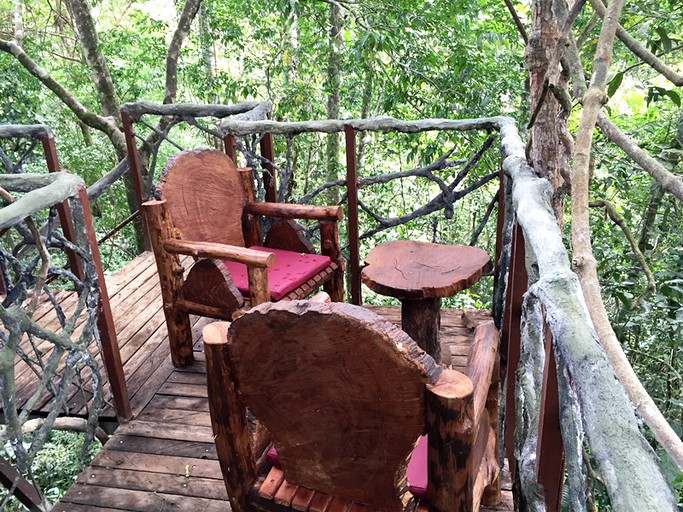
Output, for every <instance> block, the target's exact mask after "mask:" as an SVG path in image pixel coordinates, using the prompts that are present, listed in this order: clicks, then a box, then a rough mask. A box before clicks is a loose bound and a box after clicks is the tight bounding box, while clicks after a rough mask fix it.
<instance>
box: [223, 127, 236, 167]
mask: <svg viewBox="0 0 683 512" xmlns="http://www.w3.org/2000/svg"><path fill="white" fill-rule="evenodd" d="M223 151H225V154H226V155H228V156H229V157H230V160H232V161H233V162H234V163H235V165H237V153H236V152H235V136H234V135H233V134H232V133H228V134H227V135H224V136H223Z"/></svg>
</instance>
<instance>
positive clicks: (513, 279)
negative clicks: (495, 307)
mask: <svg viewBox="0 0 683 512" xmlns="http://www.w3.org/2000/svg"><path fill="white" fill-rule="evenodd" d="M524 259H525V251H524V235H523V234H522V228H521V227H520V226H519V224H515V227H514V231H513V233H512V248H511V251H510V272H509V274H508V285H507V293H506V296H505V311H504V314H503V334H502V336H501V351H505V352H504V353H506V354H507V357H506V361H505V367H506V374H505V380H506V395H505V426H504V447H505V455H506V456H507V458H508V461H509V463H510V474H511V476H512V479H513V481H514V479H515V474H516V472H517V461H516V459H515V375H516V372H517V365H518V364H519V353H520V321H521V318H522V301H523V295H524V292H525V291H526V290H527V288H528V286H529V278H528V275H527V271H526V265H525V261H524Z"/></svg>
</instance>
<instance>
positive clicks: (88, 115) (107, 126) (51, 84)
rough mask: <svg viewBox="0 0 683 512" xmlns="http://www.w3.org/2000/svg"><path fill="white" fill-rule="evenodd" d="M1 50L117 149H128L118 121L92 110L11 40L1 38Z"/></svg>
mask: <svg viewBox="0 0 683 512" xmlns="http://www.w3.org/2000/svg"><path fill="white" fill-rule="evenodd" d="M0 51H3V52H5V53H8V54H10V55H12V56H13V57H14V58H15V59H17V60H18V61H19V63H20V64H21V65H22V66H23V67H24V68H25V69H26V70H27V71H28V72H29V73H31V74H32V75H33V76H35V77H36V78H37V79H38V80H40V82H41V83H42V84H43V85H44V86H45V87H47V88H48V89H50V90H51V91H52V92H53V93H55V95H56V96H57V97H58V98H59V99H60V100H61V101H62V102H63V103H64V104H65V105H66V106H67V107H68V108H69V110H71V111H72V112H73V113H74V114H75V116H76V117H77V118H78V119H79V120H80V121H82V122H83V123H85V124H86V125H88V126H90V127H91V128H94V129H96V130H100V131H101V132H104V133H105V134H106V135H107V137H109V140H111V142H112V144H113V145H114V146H115V147H116V149H117V151H119V150H122V151H123V152H125V150H126V142H125V140H124V138H123V134H122V133H121V130H119V128H118V126H116V122H115V121H114V120H113V119H112V118H109V117H103V116H99V115H97V114H94V113H92V112H90V111H89V110H88V109H87V108H85V106H83V105H82V104H81V103H80V102H79V101H78V99H76V97H75V96H74V95H73V94H71V93H70V92H69V91H67V90H66V89H65V88H64V87H63V86H62V84H60V83H59V82H57V80H55V79H54V77H52V75H50V74H49V73H48V72H47V71H46V70H45V69H43V68H42V67H40V66H39V65H38V64H37V63H36V62H35V61H34V60H33V59H31V57H29V56H28V55H27V54H26V52H25V51H24V50H23V49H21V48H20V47H19V46H17V45H16V44H15V43H13V42H11V41H5V40H0Z"/></svg>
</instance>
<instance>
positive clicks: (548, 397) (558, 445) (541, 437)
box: [536, 330, 564, 512]
mask: <svg viewBox="0 0 683 512" xmlns="http://www.w3.org/2000/svg"><path fill="white" fill-rule="evenodd" d="M545 338H546V339H545V366H544V367H543V385H542V388H541V413H540V418H539V424H538V443H537V445H536V478H537V480H538V483H540V484H541V486H542V487H543V492H544V494H545V506H546V510H547V511H548V512H559V510H560V508H561V507H562V484H563V482H564V446H563V443H562V430H561V429H560V398H559V393H558V389H557V366H556V365H555V353H554V351H553V339H552V334H551V333H550V331H549V330H548V331H546V337H545Z"/></svg>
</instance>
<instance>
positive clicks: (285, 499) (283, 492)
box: [273, 480, 299, 507]
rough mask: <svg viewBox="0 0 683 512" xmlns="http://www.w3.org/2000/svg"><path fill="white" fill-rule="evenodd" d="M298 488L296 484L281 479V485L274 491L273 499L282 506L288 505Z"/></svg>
mask: <svg viewBox="0 0 683 512" xmlns="http://www.w3.org/2000/svg"><path fill="white" fill-rule="evenodd" d="M298 489H299V486H298V485H296V484H290V483H289V482H288V481H287V480H283V482H282V485H280V488H279V489H278V490H277V492H276V493H275V497H274V498H273V501H275V503H277V504H278V505H282V506H283V507H289V506H290V505H291V504H292V499H294V495H295V494H296V491H297V490H298Z"/></svg>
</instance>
